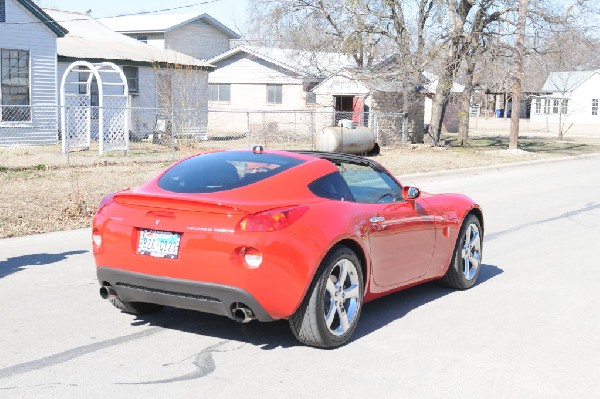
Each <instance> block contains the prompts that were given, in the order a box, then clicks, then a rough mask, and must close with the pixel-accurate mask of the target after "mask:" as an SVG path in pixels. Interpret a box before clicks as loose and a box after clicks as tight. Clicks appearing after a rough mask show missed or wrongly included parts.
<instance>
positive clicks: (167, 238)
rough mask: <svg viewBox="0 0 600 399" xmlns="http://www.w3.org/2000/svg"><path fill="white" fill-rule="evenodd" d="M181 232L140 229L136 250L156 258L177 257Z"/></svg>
mask: <svg viewBox="0 0 600 399" xmlns="http://www.w3.org/2000/svg"><path fill="white" fill-rule="evenodd" d="M180 239H181V234H179V233H171V232H168V231H156V230H140V240H139V242H138V248H137V252H138V254H141V255H149V256H154V257H156V258H169V259H177V256H178V255H179V241H180Z"/></svg>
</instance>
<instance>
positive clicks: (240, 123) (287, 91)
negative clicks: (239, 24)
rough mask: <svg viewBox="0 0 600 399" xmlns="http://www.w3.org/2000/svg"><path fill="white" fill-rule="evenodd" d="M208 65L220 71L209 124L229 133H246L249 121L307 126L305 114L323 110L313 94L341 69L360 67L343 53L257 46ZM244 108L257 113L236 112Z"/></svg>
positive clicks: (212, 88)
mask: <svg viewBox="0 0 600 399" xmlns="http://www.w3.org/2000/svg"><path fill="white" fill-rule="evenodd" d="M208 62H210V63H211V64H212V65H214V66H215V67H216V69H215V70H214V71H213V72H211V73H210V74H209V76H208V83H209V91H208V99H209V106H210V113H209V118H210V120H209V125H211V127H212V129H213V130H228V131H240V130H241V131H246V130H245V129H246V128H247V127H248V126H247V125H248V122H247V120H246V119H247V118H248V119H251V118H253V117H254V118H256V120H250V122H249V124H250V125H253V124H254V125H255V124H262V125H265V124H269V125H270V126H272V127H275V125H279V126H281V125H283V124H289V125H290V126H291V125H295V126H298V125H302V126H307V125H308V124H309V123H310V121H309V116H307V115H306V114H304V115H303V114H302V111H314V110H315V109H317V110H318V104H317V102H316V97H315V95H314V93H313V92H312V91H311V90H312V89H313V88H314V87H316V85H317V84H319V82H321V81H322V80H323V79H325V78H326V77H327V76H331V75H332V74H333V73H335V72H336V71H338V70H339V69H340V68H343V67H345V66H351V65H354V61H353V60H352V59H351V58H350V57H348V56H346V55H344V54H339V53H312V52H307V51H300V50H290V49H279V48H268V47H257V46H238V47H235V48H233V49H231V50H229V51H227V52H225V53H223V54H219V55H217V56H216V57H213V58H211V59H210V60H208ZM243 110H247V111H254V112H250V113H249V114H245V113H241V112H236V111H243ZM291 110H292V111H295V112H289V111H291ZM266 113H268V114H266ZM266 115H267V116H270V118H268V117H266ZM298 118H300V119H302V118H306V120H299V119H298ZM266 119H272V121H270V122H269V121H267V122H265V120H266Z"/></svg>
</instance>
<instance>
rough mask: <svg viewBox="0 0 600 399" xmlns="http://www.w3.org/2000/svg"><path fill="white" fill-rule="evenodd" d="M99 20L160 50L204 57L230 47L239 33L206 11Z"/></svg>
mask: <svg viewBox="0 0 600 399" xmlns="http://www.w3.org/2000/svg"><path fill="white" fill-rule="evenodd" d="M99 21H100V22H101V23H103V24H104V25H106V26H107V27H109V28H110V29H112V30H113V31H115V32H119V33H122V34H124V35H127V36H129V37H131V38H134V39H137V40H139V41H141V42H144V43H147V44H149V45H151V46H154V47H157V48H160V49H169V50H175V51H179V52H181V53H184V54H187V55H190V56H192V57H194V58H198V59H208V58H211V57H214V56H215V55H217V54H220V53H223V52H225V51H227V50H229V48H230V42H231V40H237V39H239V38H240V36H239V35H238V34H237V33H235V32H234V31H232V30H231V29H229V28H228V27H226V26H225V25H223V24H221V23H220V22H219V21H217V20H216V19H214V18H213V17H211V16H210V15H208V14H202V15H198V14H151V15H150V14H147V15H128V16H123V17H116V18H102V19H100V20H99Z"/></svg>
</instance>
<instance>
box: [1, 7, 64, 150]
mask: <svg viewBox="0 0 600 399" xmlns="http://www.w3.org/2000/svg"><path fill="white" fill-rule="evenodd" d="M66 34H67V30H66V29H65V28H64V27H63V26H61V25H59V24H58V23H57V22H56V21H55V20H54V19H52V18H51V17H50V16H48V15H47V14H46V13H45V12H44V11H42V10H41V9H40V8H39V7H37V6H36V5H35V4H34V3H33V2H32V1H28V0H1V1H0V53H1V55H0V58H1V64H0V68H1V73H0V83H1V86H2V88H1V91H0V100H1V105H2V106H1V107H0V145H14V144H26V145H33V144H38V145H42V144H52V143H55V142H56V126H57V120H58V119H57V117H58V112H57V108H56V99H57V90H56V79H57V67H56V39H57V37H63V36H64V35H66Z"/></svg>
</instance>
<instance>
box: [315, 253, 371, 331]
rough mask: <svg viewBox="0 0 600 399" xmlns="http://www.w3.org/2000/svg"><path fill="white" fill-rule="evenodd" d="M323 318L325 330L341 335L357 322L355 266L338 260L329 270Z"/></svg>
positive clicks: (358, 291) (358, 293) (359, 294)
mask: <svg viewBox="0 0 600 399" xmlns="http://www.w3.org/2000/svg"><path fill="white" fill-rule="evenodd" d="M323 301H324V306H323V308H324V318H325V325H326V326H327V329H328V330H329V331H330V332H331V333H332V334H334V335H336V336H340V335H343V334H344V333H345V332H346V331H348V329H349V328H350V327H351V326H352V325H353V323H354V322H355V321H356V320H357V318H358V314H359V310H360V306H361V302H362V300H361V293H360V277H359V274H358V272H357V269H356V265H355V264H354V263H353V262H352V261H350V260H349V259H345V258H343V259H340V260H339V261H338V262H337V263H336V264H335V265H334V266H333V268H332V269H331V272H330V273H329V276H328V278H327V282H326V284H325V295H324V298H323Z"/></svg>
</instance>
